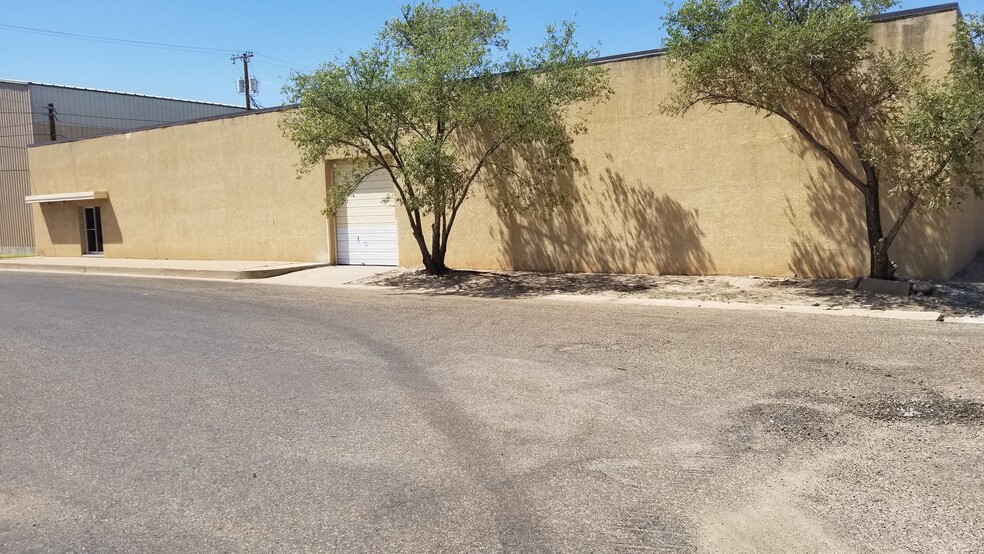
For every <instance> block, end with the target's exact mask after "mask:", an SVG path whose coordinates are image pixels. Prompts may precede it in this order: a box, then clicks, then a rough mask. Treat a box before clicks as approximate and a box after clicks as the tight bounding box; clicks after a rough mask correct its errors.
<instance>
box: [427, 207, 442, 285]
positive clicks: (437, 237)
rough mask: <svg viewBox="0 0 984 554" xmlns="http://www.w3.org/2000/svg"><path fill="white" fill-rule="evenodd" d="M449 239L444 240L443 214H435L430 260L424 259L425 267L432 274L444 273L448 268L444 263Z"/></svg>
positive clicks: (432, 226)
mask: <svg viewBox="0 0 984 554" xmlns="http://www.w3.org/2000/svg"><path fill="white" fill-rule="evenodd" d="M447 249H448V245H447V241H445V240H444V233H442V232H441V215H440V214H434V223H433V224H432V225H431V247H430V256H429V260H425V261H424V268H425V269H426V270H427V273H429V274H430V275H443V274H444V273H447V271H448V268H447V266H446V265H444V255H445V253H446V252H447Z"/></svg>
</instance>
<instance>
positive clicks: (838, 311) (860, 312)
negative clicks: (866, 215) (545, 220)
mask: <svg viewBox="0 0 984 554" xmlns="http://www.w3.org/2000/svg"><path fill="white" fill-rule="evenodd" d="M540 298H543V299H545V300H560V301H563V302H589V303H598V304H626V305H639V306H659V307H664V308H704V309H711V310H737V311H758V312H786V313H797V314H819V315H837V316H853V317H872V318H878V319H904V320H909V321H940V322H944V321H945V322H947V323H949V322H957V323H984V318H970V317H955V318H946V317H944V316H943V314H942V313H940V312H922V311H914V310H868V309H864V308H823V307H819V306H800V305H789V306H787V305H780V304H741V303H729V302H720V301H715V300H707V301H704V300H676V299H669V298H613V297H610V296H579V295H571V294H551V295H547V296H541V297H540ZM964 320H977V321H964Z"/></svg>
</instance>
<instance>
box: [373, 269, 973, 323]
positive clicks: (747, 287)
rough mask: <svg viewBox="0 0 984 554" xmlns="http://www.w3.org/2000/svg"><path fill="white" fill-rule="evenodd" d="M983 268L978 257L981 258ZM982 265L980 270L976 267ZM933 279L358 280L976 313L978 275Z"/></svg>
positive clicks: (395, 274) (397, 273)
mask: <svg viewBox="0 0 984 554" xmlns="http://www.w3.org/2000/svg"><path fill="white" fill-rule="evenodd" d="M981 266H982V268H984V262H982V264H981ZM982 273H984V271H982ZM960 277H961V275H959V274H958V276H957V278H955V279H953V280H951V281H945V282H933V283H932V285H933V291H932V292H931V293H930V294H928V295H927V294H913V295H910V296H908V297H898V296H891V295H882V294H869V293H865V292H860V291H857V290H855V286H856V285H857V280H856V279H798V278H770V277H758V276H744V277H733V276H689V275H624V274H606V273H534V272H524V271H453V272H451V273H448V274H446V275H442V276H432V275H427V274H426V273H424V272H423V271H420V270H407V269H397V270H393V271H390V272H387V273H383V274H380V275H376V276H373V277H369V278H367V279H363V280H361V281H358V282H357V283H358V284H362V285H370V286H382V287H393V288H398V289H404V290H415V291H421V292H427V293H432V294H455V295H464V296H480V297H506V298H515V297H532V296H544V295H550V294H580V295H609V296H617V297H623V298H625V297H629V298H632V297H635V298H661V299H678V300H682V299H687V300H706V301H717V302H734V303H753V304H779V305H787V306H794V305H798V306H821V307H825V308H829V309H839V308H868V309H872V310H891V309H903V310H921V311H934V312H941V313H942V314H944V315H945V316H958V315H968V316H982V315H984V279H981V278H978V276H977V274H976V273H973V272H969V271H967V272H965V274H964V275H963V276H962V280H961V279H958V278H960Z"/></svg>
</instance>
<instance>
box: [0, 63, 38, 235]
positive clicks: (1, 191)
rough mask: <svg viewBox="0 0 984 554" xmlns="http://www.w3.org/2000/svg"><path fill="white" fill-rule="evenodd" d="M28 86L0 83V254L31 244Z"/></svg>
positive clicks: (31, 130) (30, 136) (29, 104)
mask: <svg viewBox="0 0 984 554" xmlns="http://www.w3.org/2000/svg"><path fill="white" fill-rule="evenodd" d="M31 111H32V108H31V101H30V94H29V91H28V86H27V85H26V84H20V83H5V82H0V254H20V253H23V252H24V249H29V248H33V247H34V233H33V232H32V229H33V227H32V226H31V210H30V208H29V207H28V206H27V205H26V204H24V197H25V196H27V195H28V194H30V193H31V192H30V191H31V179H30V174H29V173H28V166H27V145H28V144H30V143H31V139H32V135H33V129H32V125H31Z"/></svg>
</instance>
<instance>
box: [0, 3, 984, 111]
mask: <svg viewBox="0 0 984 554" xmlns="http://www.w3.org/2000/svg"><path fill="white" fill-rule="evenodd" d="M403 3H404V2H403V1H400V0H363V1H361V2H358V1H357V2H351V1H347V2H341V1H337V0H321V1H291V0H284V1H282V2H277V3H273V2H270V3H266V2H249V1H242V0H240V1H237V2H231V1H226V0H198V1H196V2H191V1H187V0H170V1H166V2H164V1H156V2H153V1H149V0H138V1H135V0H124V1H120V0H87V1H85V2H78V1H73V2H70V1H67V0H64V1H61V2H55V1H45V0H33V1H27V0H8V1H7V2H5V3H4V4H5V5H4V6H3V9H2V11H0V24H3V25H13V26H19V27H31V28H36V29H46V30H51V31H58V32H67V33H75V34H81V35H91V36H98V37H110V38H116V39H125V40H134V41H146V42H155V43H165V44H173V45H182V46H193V47H205V48H209V49H215V50H220V51H214V52H213V51H209V52H198V51H190V50H185V49H179V48H144V47H137V46H132V45H127V44H119V43H105V42H95V41H91V40H82V39H79V38H69V37H63V36H56V35H49V34H43V33H37V32H24V31H18V30H12V29H9V28H3V27H0V51H2V52H3V62H2V63H0V78H4V79H17V80H24V81H36V82H44V83H56V84H65V85H74V86H84V87H90V88H100V89H109V90H119V91H126V92H137V93H143V94H153V95H158V96H171V97H177V98H189V99H195V100H207V101H212V102H225V103H231V104H241V103H242V96H241V95H239V94H237V93H236V90H235V81H236V79H237V78H238V77H239V76H241V73H242V68H241V66H238V65H233V64H232V62H231V61H230V60H229V57H230V56H231V55H232V54H233V53H235V52H239V51H242V50H252V51H254V52H255V53H256V57H254V58H253V60H252V62H253V63H252V64H251V68H252V71H253V73H255V75H256V76H257V77H258V78H259V79H260V81H261V83H262V88H261V91H260V93H259V95H258V96H257V100H258V101H259V102H260V103H261V104H263V105H265V106H274V105H278V104H280V103H281V101H282V97H281V93H280V88H281V87H282V86H283V83H284V78H285V77H286V76H287V75H288V74H289V72H290V68H291V67H292V66H296V67H297V68H298V69H301V70H310V69H312V68H314V67H316V66H317V65H318V64H319V63H321V62H322V61H325V60H329V59H332V58H334V57H336V56H337V55H339V54H346V53H350V52H354V51H355V50H358V49H360V48H363V47H365V46H367V45H368V44H370V43H371V42H372V40H373V39H374V36H375V33H376V31H377V30H378V29H379V28H380V26H381V25H382V24H383V22H384V21H386V20H387V19H389V18H392V17H394V16H396V15H397V14H398V13H399V7H400V5H401V4H403ZM479 3H480V4H481V5H482V6H483V7H485V8H487V9H493V10H495V11H496V12H497V13H499V14H500V15H502V16H504V17H505V18H506V20H507V22H508V24H509V26H510V35H509V39H510V44H511V46H512V47H513V48H517V49H525V48H528V47H530V46H532V45H534V44H536V43H538V42H539V41H540V40H541V39H542V38H543V34H544V27H545V26H546V25H547V24H548V23H551V22H555V21H560V20H562V19H567V20H572V21H574V22H575V23H577V25H578V35H577V36H578V41H579V42H580V44H581V45H582V46H584V47H587V46H594V47H597V48H598V49H599V50H600V52H601V54H602V55H609V54H620V53H625V52H633V51H637V50H647V49H650V48H658V47H659V46H660V43H661V41H662V32H661V30H660V16H662V15H663V13H664V12H665V10H666V8H665V6H664V3H663V2H662V1H660V0H609V1H599V0H484V1H480V2H479ZM937 3H940V2H938V1H934V0H929V1H914V0H903V1H902V2H901V3H900V5H899V7H898V8H897V9H907V8H916V7H921V6H926V5H931V4H937ZM960 5H961V8H962V9H963V10H964V11H965V12H975V11H984V0H963V1H962V2H960Z"/></svg>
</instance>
